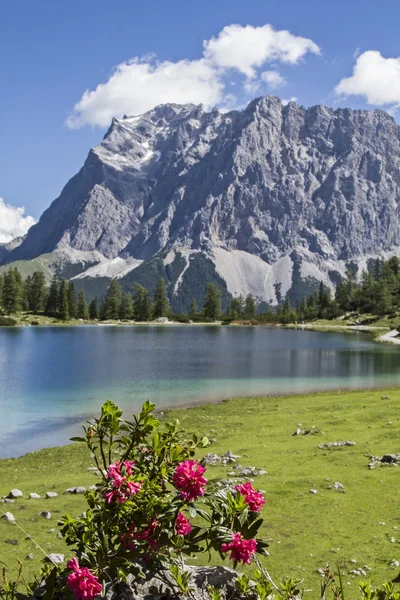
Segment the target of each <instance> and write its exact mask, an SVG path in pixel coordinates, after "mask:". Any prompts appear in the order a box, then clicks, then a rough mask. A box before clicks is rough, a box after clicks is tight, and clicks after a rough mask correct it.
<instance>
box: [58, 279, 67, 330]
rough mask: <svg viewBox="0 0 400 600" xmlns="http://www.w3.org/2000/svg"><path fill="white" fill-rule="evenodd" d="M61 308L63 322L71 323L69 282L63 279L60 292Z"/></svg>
mask: <svg viewBox="0 0 400 600" xmlns="http://www.w3.org/2000/svg"><path fill="white" fill-rule="evenodd" d="M59 299H60V308H59V315H60V319H62V320H63V321H69V304H68V286H67V280H66V279H63V280H62V281H61V285H60V291H59Z"/></svg>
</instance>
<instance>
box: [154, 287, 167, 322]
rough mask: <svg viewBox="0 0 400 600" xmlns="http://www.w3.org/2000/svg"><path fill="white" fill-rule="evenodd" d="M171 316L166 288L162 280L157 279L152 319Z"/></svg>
mask: <svg viewBox="0 0 400 600" xmlns="http://www.w3.org/2000/svg"><path fill="white" fill-rule="evenodd" d="M170 314H171V307H170V305H169V300H168V294H167V288H166V286H165V281H164V279H159V280H158V282H157V286H156V290H155V292H154V307H153V318H154V319H158V318H159V317H168V316H169V315H170Z"/></svg>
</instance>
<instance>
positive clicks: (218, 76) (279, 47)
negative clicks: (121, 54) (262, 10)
mask: <svg viewBox="0 0 400 600" xmlns="http://www.w3.org/2000/svg"><path fill="white" fill-rule="evenodd" d="M203 46H204V52H203V56H202V57H200V58H199V59H198V60H180V61H177V62H172V61H162V62H159V61H157V60H156V59H155V58H154V57H149V56H145V57H142V58H139V57H135V58H132V59H131V60H128V61H126V62H123V63H121V64H120V65H118V66H117V67H116V68H115V70H114V72H113V73H112V75H111V76H110V78H109V79H108V81H106V82H105V83H100V84H99V85H98V86H97V87H96V88H95V89H94V90H91V91H90V90H86V91H85V92H84V94H83V96H82V98H81V99H80V100H79V102H78V103H77V104H76V105H75V106H74V108H73V111H72V114H71V115H70V116H69V117H68V119H67V121H66V122H67V125H68V127H70V128H78V127H82V126H84V125H92V126H100V127H106V126H107V125H108V124H109V123H110V121H111V119H112V117H121V116H122V115H123V114H129V115H137V114H141V113H143V112H146V111H147V110H150V109H151V108H153V107H154V106H155V105H157V104H163V103H168V102H176V103H179V104H184V103H190V102H192V103H194V104H200V103H201V104H203V105H204V106H205V108H206V109H210V108H212V107H213V106H216V105H218V106H221V107H226V106H227V105H231V104H232V96H231V94H229V93H228V92H225V87H226V86H227V87H229V85H231V81H232V77H231V75H232V74H233V73H235V72H236V74H241V75H242V76H243V75H244V76H245V79H244V81H242V84H243V86H244V90H245V91H246V92H249V91H256V90H257V89H258V88H259V86H260V84H261V82H262V80H264V81H266V82H267V83H268V84H269V85H270V87H271V88H275V89H276V88H277V87H280V86H281V85H283V83H284V81H285V80H284V78H283V77H282V76H281V75H280V73H278V72H277V71H265V72H264V76H265V78H264V79H263V74H261V75H260V74H259V72H258V70H259V69H261V67H262V66H263V65H265V64H266V63H268V62H271V61H274V63H276V62H282V63H288V64H296V63H298V62H299V60H300V59H301V58H303V57H304V56H305V55H306V54H307V53H309V52H311V53H313V54H319V52H320V50H319V47H318V46H317V45H316V44H315V43H314V42H313V41H312V40H310V39H307V38H303V37H299V36H295V35H293V34H291V33H290V32H289V31H276V30H275V29H274V28H273V27H272V26H271V25H264V26H262V27H252V26H251V25H247V26H246V27H243V26H241V25H228V26H227V27H224V29H223V30H222V31H221V32H220V33H219V35H218V36H217V37H215V38H211V39H210V40H206V41H204V43H203ZM265 73H269V75H265ZM272 74H274V75H272ZM260 77H261V78H260ZM268 79H269V80H268Z"/></svg>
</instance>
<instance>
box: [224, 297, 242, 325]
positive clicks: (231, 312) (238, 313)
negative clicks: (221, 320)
mask: <svg viewBox="0 0 400 600" xmlns="http://www.w3.org/2000/svg"><path fill="white" fill-rule="evenodd" d="M227 313H228V317H229V319H231V320H232V321H237V320H238V319H244V318H245V317H244V302H243V298H242V296H238V297H237V298H232V300H231V302H230V304H229V308H228V311H227Z"/></svg>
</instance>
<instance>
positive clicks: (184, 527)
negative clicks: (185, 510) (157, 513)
mask: <svg viewBox="0 0 400 600" xmlns="http://www.w3.org/2000/svg"><path fill="white" fill-rule="evenodd" d="M175 529H176V533H177V535H188V534H189V533H190V532H191V531H192V526H191V524H190V521H189V519H187V518H186V517H185V515H183V514H182V513H178V516H177V517H176V522H175Z"/></svg>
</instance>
